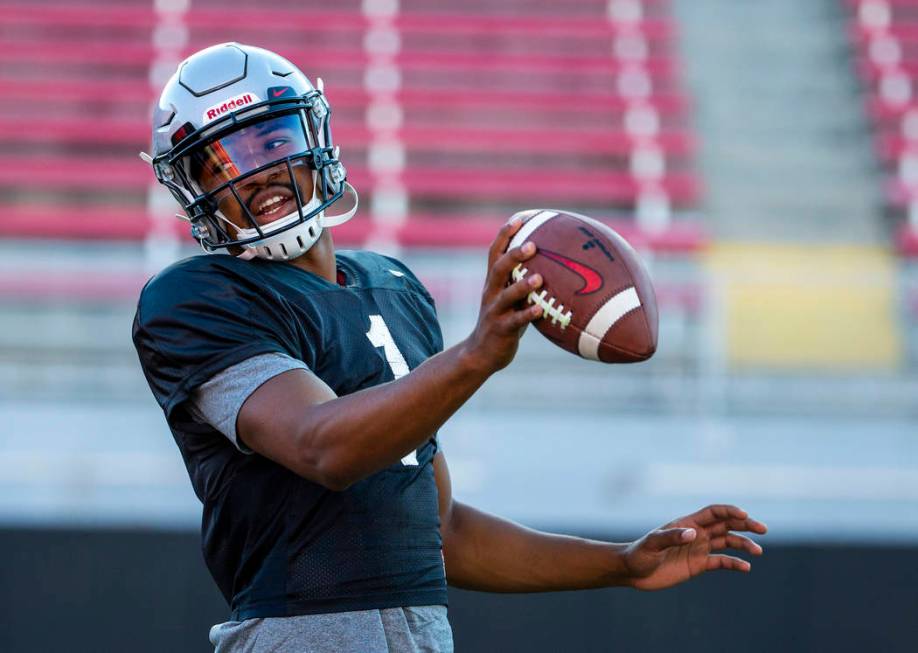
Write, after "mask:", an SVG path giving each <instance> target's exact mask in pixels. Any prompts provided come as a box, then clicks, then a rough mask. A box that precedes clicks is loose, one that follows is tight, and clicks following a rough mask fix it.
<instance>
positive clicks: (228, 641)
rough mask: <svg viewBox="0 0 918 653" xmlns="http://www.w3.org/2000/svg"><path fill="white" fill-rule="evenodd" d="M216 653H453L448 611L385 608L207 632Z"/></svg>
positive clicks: (258, 622) (238, 624)
mask: <svg viewBox="0 0 918 653" xmlns="http://www.w3.org/2000/svg"><path fill="white" fill-rule="evenodd" d="M210 643H211V644H213V645H214V648H215V651H216V653H243V652H244V653H268V651H271V652H272V653H452V651H453V631H452V629H451V628H450V625H449V621H448V620H447V618H446V606H443V605H427V606H422V607H411V608H385V609H382V610H359V611H356V612H339V613H330V614H310V615H301V616H297V617H271V618H266V619H246V620H245V621H227V622H226V623H222V624H217V625H216V626H214V627H213V628H211V629H210Z"/></svg>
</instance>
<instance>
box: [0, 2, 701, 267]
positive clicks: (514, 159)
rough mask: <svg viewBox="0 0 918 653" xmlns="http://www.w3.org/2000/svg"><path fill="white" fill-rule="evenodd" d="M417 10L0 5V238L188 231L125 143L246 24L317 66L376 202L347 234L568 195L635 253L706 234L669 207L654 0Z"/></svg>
mask: <svg viewBox="0 0 918 653" xmlns="http://www.w3.org/2000/svg"><path fill="white" fill-rule="evenodd" d="M430 4H431V3H423V2H402V3H397V2H384V1H381V0H380V1H377V2H373V1H371V0H368V1H366V2H363V3H357V2H353V1H351V2H344V3H338V4H336V5H335V7H334V9H332V10H329V9H328V8H327V5H325V4H324V3H318V2H305V3H282V4H279V5H278V4H277V3H272V8H271V10H270V11H266V10H264V9H263V8H261V7H259V6H257V5H253V4H252V3H246V4H242V3H239V4H238V5H236V3H232V4H230V5H229V6H228V5H226V3H219V4H218V3H216V2H211V1H204V2H181V1H175V0H172V1H171V2H170V1H167V0H157V1H156V2H153V3H147V2H128V3H117V4H116V3H111V2H105V1H102V0H95V1H84V2H80V3H66V4H65V3H61V2H47V3H45V2H42V3H28V4H26V3H23V2H3V3H2V11H3V13H4V17H5V20H4V22H3V25H2V31H0V45H2V46H3V47H0V139H2V142H3V144H4V152H3V154H0V209H2V210H0V234H2V235H4V236H7V237H27V238H65V239H67V238H92V239H100V238H102V239H105V238H108V239H128V240H141V239H143V238H145V237H146V236H147V235H148V234H150V233H151V232H156V233H157V234H160V235H161V234H162V233H163V230H166V231H167V232H169V233H178V232H181V231H183V230H184V229H185V228H186V227H185V225H183V224H182V223H181V222H179V221H177V220H172V218H171V214H168V213H167V214H166V215H165V216H163V215H162V213H163V209H161V208H160V207H161V206H162V204H163V203H162V202H158V203H157V202H156V201H151V199H150V197H149V195H150V194H151V193H156V192H159V191H157V190H156V189H154V188H153V187H152V186H151V175H150V172H149V169H148V168H147V167H146V166H145V165H144V164H143V163H142V162H141V161H140V160H139V159H137V158H136V154H137V152H138V151H139V150H141V149H146V147H147V140H148V131H149V128H148V124H147V122H148V116H149V107H150V104H151V103H152V101H153V99H154V95H155V90H154V89H155V88H157V87H158V86H159V85H160V84H161V83H162V81H163V79H164V74H168V72H171V70H172V69H174V66H175V63H176V62H177V61H178V60H180V58H181V57H182V56H185V55H187V54H188V53H190V52H192V51H194V50H196V49H198V48H200V47H202V46H205V45H207V44H211V43H214V42H219V41H226V40H239V41H243V42H246V41H247V42H251V43H253V44H258V45H264V46H267V47H271V48H272V49H276V50H278V51H279V52H281V53H282V54H284V55H285V56H287V57H288V58H290V59H291V60H293V61H295V62H296V63H298V64H299V65H301V66H302V67H303V68H304V69H305V70H307V71H308V74H310V75H311V76H313V77H317V76H321V77H323V78H325V80H326V82H327V84H328V93H329V96H330V100H331V101H332V105H333V107H334V109H335V112H336V115H335V118H334V120H333V125H334V129H335V135H336V139H337V141H338V142H339V143H340V144H341V146H342V152H343V155H344V160H345V162H346V164H348V167H349V171H350V175H351V178H352V180H353V181H354V183H355V185H356V186H357V187H358V189H360V190H361V193H362V195H363V197H364V199H365V201H366V206H368V207H370V213H371V218H372V219H371V220H362V221H355V223H354V224H353V225H348V226H347V227H346V228H344V229H342V230H340V231H339V232H338V233H339V239H340V240H343V241H344V242H351V243H355V242H356V243H360V242H362V241H364V240H365V239H366V238H367V237H369V236H370V235H371V234H374V233H378V232H379V229H380V228H383V230H384V231H385V233H386V235H387V237H388V238H390V240H394V242H395V243H396V244H402V245H412V246H414V245H418V246H425V245H427V246H439V245H450V244H455V243H456V241H454V240H452V237H455V238H458V239H459V242H460V243H461V244H464V245H482V244H485V243H487V242H488V241H489V240H490V237H491V234H492V233H493V230H494V227H495V226H496V225H497V224H499V221H501V220H503V219H505V217H506V215H508V213H509V212H512V210H515V209H517V208H520V207H526V206H532V205H559V206H565V207H569V208H574V209H581V210H584V211H587V212H590V213H591V214H593V215H597V216H598V217H603V218H612V219H615V220H617V221H616V222H615V224H616V226H617V227H619V228H620V229H622V230H623V231H624V232H625V235H626V236H632V237H634V238H637V239H638V240H639V241H641V242H642V243H643V244H644V245H646V246H647V247H651V248H657V247H659V248H662V249H663V250H668V251H673V250H684V251H689V252H691V251H694V250H695V249H697V247H699V246H700V245H701V244H702V243H703V240H704V239H703V234H702V232H701V230H700V229H699V228H698V227H697V226H696V225H694V224H693V223H691V222H688V221H684V220H683V221H680V220H678V219H676V220H674V219H673V215H678V214H679V213H680V212H681V211H687V210H691V209H694V208H696V207H697V206H698V204H699V201H700V193H701V188H700V183H699V180H698V178H697V175H696V172H695V169H694V165H693V156H694V151H695V138H694V135H693V133H692V130H691V126H690V123H689V120H688V118H689V114H690V111H691V106H690V102H689V101H688V99H687V97H686V94H685V93H684V91H683V90H682V87H681V85H680V79H679V77H680V75H679V62H678V56H677V52H676V50H675V48H674V47H673V44H674V39H675V28H674V25H673V22H672V20H671V19H670V17H669V6H668V3H667V2H666V1H665V0H608V1H607V0H602V1H598V0H591V1H589V2H541V1H537V0H514V2H512V3H502V4H500V5H499V7H500V13H495V9H494V8H495V6H497V5H496V4H495V3H487V2H483V3H474V2H473V3H463V4H462V5H449V6H448V9H440V10H432V9H431V8H430ZM393 192H394V194H395V202H394V204H393V201H392V195H393ZM150 207H153V208H150ZM393 207H394V208H393ZM168 210H171V208H170V209H168ZM393 211H395V214H393ZM467 216H475V217H474V218H470V217H467ZM438 220H440V221H441V222H440V223H438V222H437V221H438ZM447 223H448V226H446V228H445V229H444V228H442V227H440V226H438V224H439V225H447ZM447 234H452V236H448V235H447ZM642 234H647V235H643V236H642Z"/></svg>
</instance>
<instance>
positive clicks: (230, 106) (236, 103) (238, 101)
mask: <svg viewBox="0 0 918 653" xmlns="http://www.w3.org/2000/svg"><path fill="white" fill-rule="evenodd" d="M256 102H261V100H260V99H259V98H258V96H257V95H255V94H254V93H243V94H242V95H237V96H236V97H231V98H230V99H228V100H226V101H225V102H221V103H220V104H215V105H214V106H212V107H210V108H209V109H208V110H207V111H205V112H204V117H203V121H204V122H205V123H208V122H210V121H211V120H214V119H216V118H219V117H220V116H222V115H223V114H224V113H226V112H227V111H235V110H236V109H241V108H242V107H244V106H247V105H249V104H255V103H256Z"/></svg>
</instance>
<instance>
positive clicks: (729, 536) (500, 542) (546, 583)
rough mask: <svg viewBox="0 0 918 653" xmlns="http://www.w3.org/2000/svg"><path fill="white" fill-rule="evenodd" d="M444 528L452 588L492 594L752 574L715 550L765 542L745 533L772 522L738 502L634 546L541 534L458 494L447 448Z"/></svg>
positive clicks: (441, 464)
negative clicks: (725, 572)
mask: <svg viewBox="0 0 918 653" xmlns="http://www.w3.org/2000/svg"><path fill="white" fill-rule="evenodd" d="M434 472H435V475H436V480H437V489H438V491H439V501H440V506H439V507H440V522H441V525H440V531H441V533H442V536H443V556H444V559H445V561H446V577H447V581H448V582H449V584H450V585H453V586H455V587H461V588H464V589H472V590H479V591H485V592H549V591H556V590H575V589H592V588H598V587H613V586H627V587H635V588H637V589H643V590H656V589H663V588H666V587H671V586H673V585H676V584H678V583H681V582H683V581H686V580H688V579H689V578H692V577H693V576H697V575H699V574H702V573H704V572H705V571H710V570H712V569H732V570H736V571H744V572H746V571H749V570H750V568H751V565H750V564H749V562H748V561H746V560H742V559H740V558H737V557H734V556H729V555H723V554H719V553H715V552H716V551H720V550H723V549H736V550H740V551H745V552H747V553H751V554H752V555H760V554H761V553H762V547H761V546H759V545H758V544H756V543H755V542H753V541H752V540H751V539H749V538H747V537H746V536H744V535H740V534H739V533H738V531H750V532H753V533H758V534H764V533H765V532H766V527H765V525H764V524H762V523H761V522H758V521H756V520H754V519H752V518H750V517H749V516H748V515H747V514H746V512H745V511H744V510H741V509H740V508H737V507H735V506H726V505H716V506H708V507H707V508H703V509H702V510H699V511H698V512H696V513H693V514H691V515H688V516H686V517H682V518H680V519H676V520H674V521H672V522H670V523H668V524H666V525H664V526H662V527H661V528H659V529H656V530H653V531H650V532H649V533H647V534H646V535H644V536H643V537H642V538H640V539H638V540H635V541H634V542H630V543H611V542H600V541H596V540H587V539H583V538H578V537H569V536H566V535H554V534H550V533H542V532H539V531H535V530H532V529H529V528H526V527H524V526H520V525H519V524H515V523H513V522H511V521H507V520H505V519H501V518H500V517H495V516H494V515H490V514H487V513H485V512H482V511H480V510H476V509H475V508H473V507H471V506H468V505H466V504H464V503H461V502H459V501H454V500H453V498H452V488H451V484H450V478H449V469H448V467H447V464H446V458H445V457H444V455H443V453H442V452H439V453H437V455H436V457H435V458H434Z"/></svg>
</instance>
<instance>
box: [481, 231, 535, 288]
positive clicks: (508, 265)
mask: <svg viewBox="0 0 918 653" xmlns="http://www.w3.org/2000/svg"><path fill="white" fill-rule="evenodd" d="M535 252H536V246H535V243H531V242H528V243H524V244H523V246H522V247H514V248H513V249H511V250H510V251H509V252H506V253H504V254H501V255H500V256H499V257H498V258H497V260H496V261H495V262H494V264H493V265H491V268H490V270H489V271H488V280H487V282H486V291H487V292H489V293H497V292H500V290H501V289H502V288H503V287H504V286H506V285H507V280H508V279H510V274H511V272H513V269H514V268H515V267H516V266H517V265H520V264H521V263H523V262H524V261H527V260H529V259H530V258H532V256H533V255H534V254H535Z"/></svg>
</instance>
